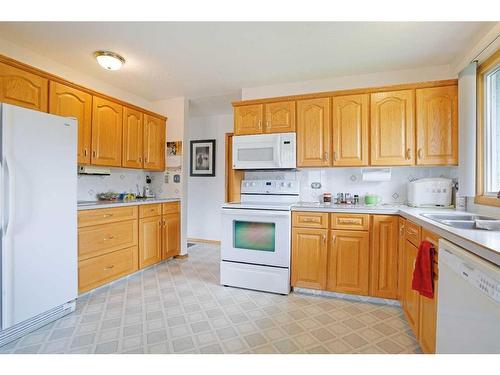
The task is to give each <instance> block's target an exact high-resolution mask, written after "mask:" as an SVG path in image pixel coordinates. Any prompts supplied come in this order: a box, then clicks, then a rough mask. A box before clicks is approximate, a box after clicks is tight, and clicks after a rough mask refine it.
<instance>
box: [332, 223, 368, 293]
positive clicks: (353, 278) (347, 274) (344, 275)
mask: <svg viewBox="0 0 500 375" xmlns="http://www.w3.org/2000/svg"><path fill="white" fill-rule="evenodd" d="M330 233H331V238H330V252H329V257H328V276H327V280H328V281H327V289H328V290H331V291H335V292H340V293H352V294H359V295H368V285H369V284H368V274H369V249H370V248H369V244H370V241H369V238H370V234H369V233H368V232H364V231H344V230H332V231H330Z"/></svg>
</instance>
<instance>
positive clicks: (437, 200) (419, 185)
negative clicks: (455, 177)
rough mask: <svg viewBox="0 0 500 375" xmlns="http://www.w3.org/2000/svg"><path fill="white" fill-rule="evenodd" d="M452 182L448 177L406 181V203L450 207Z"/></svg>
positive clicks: (416, 205)
mask: <svg viewBox="0 0 500 375" xmlns="http://www.w3.org/2000/svg"><path fill="white" fill-rule="evenodd" d="M452 186H453V182H452V180H451V179H450V178H441V177H440V178H421V179H419V180H415V181H411V182H409V183H408V192H407V193H408V194H407V195H408V205H409V206H412V207H450V206H451V197H452V194H451V193H452V190H453V189H452Z"/></svg>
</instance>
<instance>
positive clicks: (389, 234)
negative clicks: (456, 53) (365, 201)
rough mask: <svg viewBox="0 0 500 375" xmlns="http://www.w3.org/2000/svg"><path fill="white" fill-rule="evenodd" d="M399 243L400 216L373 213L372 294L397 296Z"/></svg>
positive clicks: (383, 296)
mask: <svg viewBox="0 0 500 375" xmlns="http://www.w3.org/2000/svg"><path fill="white" fill-rule="evenodd" d="M398 245H399V218H398V217H397V216H391V215H373V220H372V243H371V253H370V262H371V270H370V275H371V277H370V295H372V296H375V297H381V298H390V299H395V298H397V295H398Z"/></svg>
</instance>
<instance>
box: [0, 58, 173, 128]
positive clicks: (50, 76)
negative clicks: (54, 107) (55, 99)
mask: <svg viewBox="0 0 500 375" xmlns="http://www.w3.org/2000/svg"><path fill="white" fill-rule="evenodd" d="M0 62H2V63H5V64H7V65H10V66H13V67H15V68H18V69H22V70H24V71H26V72H29V73H31V74H35V75H38V76H41V77H44V78H46V79H48V80H50V81H54V82H57V83H61V84H63V85H66V86H69V87H72V88H74V89H76V90H80V91H84V92H87V93H89V94H90V95H93V96H99V97H101V98H103V99H106V100H111V101H114V102H116V103H118V104H121V105H123V106H127V107H130V108H133V109H135V110H138V111H141V112H143V113H146V114H149V115H153V116H155V117H159V118H161V119H162V120H164V121H166V120H167V117H165V116H163V115H160V114H158V113H155V112H151V111H149V110H147V109H144V108H141V107H138V106H136V105H134V104H132V103H128V102H125V101H123V100H120V99H118V98H113V97H111V96H108V95H106V94H103V93H101V92H98V91H95V90H92V89H89V88H87V87H84V86H81V85H79V84H77V83H74V82H71V81H68V80H66V79H64V78H61V77H59V76H57V75H55V74H52V73H48V72H46V71H43V70H41V69H38V68H35V67H33V66H31V65H28V64H25V63H23V62H21V61H17V60H14V59H12V58H10V57H7V56H5V55H1V54H0ZM45 111H47V110H46V109H45Z"/></svg>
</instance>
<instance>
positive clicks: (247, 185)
mask: <svg viewBox="0 0 500 375" xmlns="http://www.w3.org/2000/svg"><path fill="white" fill-rule="evenodd" d="M299 190H300V187H299V181H296V180H243V181H242V182H241V192H242V193H244V194H292V195H297V194H299Z"/></svg>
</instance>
